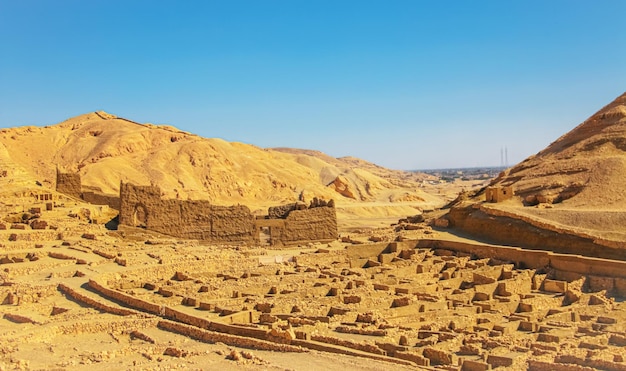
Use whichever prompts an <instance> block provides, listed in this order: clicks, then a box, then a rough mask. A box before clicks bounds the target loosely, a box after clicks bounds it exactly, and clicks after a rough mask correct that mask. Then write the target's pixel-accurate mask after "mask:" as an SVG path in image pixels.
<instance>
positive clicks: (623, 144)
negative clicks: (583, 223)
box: [493, 93, 626, 209]
mask: <svg viewBox="0 0 626 371" xmlns="http://www.w3.org/2000/svg"><path fill="white" fill-rule="evenodd" d="M624 179H626V93H625V94H623V95H621V96H620V97H618V98H617V99H615V100H614V101H613V102H611V103H610V104H609V105H607V106H606V107H604V108H602V109H601V110H600V111H598V112H597V113H596V114H594V115H593V116H591V117H590V118H588V119H587V120H586V121H585V122H583V123H582V124H580V125H579V126H577V127H576V128H574V129H573V130H572V131H570V132H568V133H567V134H565V135H563V136H562V137H560V138H559V139H557V140H556V141H555V142H553V143H552V144H550V145H549V146H548V147H547V148H546V149H544V150H543V151H541V152H539V153H537V154H536V155H534V156H531V157H529V158H527V159H526V160H524V161H523V162H521V163H520V164H518V165H516V166H514V167H513V168H511V169H509V170H507V171H506V172H505V173H504V174H503V175H502V176H500V177H498V178H497V179H496V180H495V181H494V182H493V184H500V185H513V186H514V188H515V193H516V195H518V196H521V197H522V198H523V200H524V202H525V203H526V204H527V205H534V204H537V203H542V202H543V203H559V202H562V201H565V200H567V205H569V206H570V207H582V208H594V207H601V208H619V209H622V208H624V207H626V186H624Z"/></svg>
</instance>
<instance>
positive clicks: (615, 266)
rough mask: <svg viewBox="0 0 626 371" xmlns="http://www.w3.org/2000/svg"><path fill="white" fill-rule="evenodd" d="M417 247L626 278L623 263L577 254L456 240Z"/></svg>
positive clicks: (433, 242) (424, 243)
mask: <svg viewBox="0 0 626 371" xmlns="http://www.w3.org/2000/svg"><path fill="white" fill-rule="evenodd" d="M418 247H424V248H433V249H436V248H441V249H449V250H453V251H461V252H464V253H467V254H473V255H476V256H478V257H481V258H494V259H498V260H504V261H512V262H515V263H517V264H520V265H523V266H524V267H526V268H535V269H536V268H542V267H552V268H554V269H557V270H561V271H564V272H572V273H578V274H581V275H593V276H605V277H615V278H626V262H624V261H617V260H608V259H601V258H592V257H586V256H581V255H569V254H559V253H554V252H550V251H538V250H527V249H522V248H519V247H505V246H494V245H487V244H473V243H466V242H457V241H445V240H434V239H424V240H420V241H419V243H418Z"/></svg>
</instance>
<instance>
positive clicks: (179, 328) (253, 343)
mask: <svg viewBox="0 0 626 371" xmlns="http://www.w3.org/2000/svg"><path fill="white" fill-rule="evenodd" d="M157 326H158V327H159V328H161V329H163V330H167V331H172V332H175V333H178V334H181V335H184V336H188V337H190V338H193V339H196V340H200V341H204V342H207V343H218V342H220V343H224V344H226V345H230V346H237V347H241V348H248V349H259V350H271V351H277V352H296V353H302V352H305V350H304V349H302V348H300V347H297V346H293V345H288V344H279V343H273V342H271V341H266V340H259V339H254V338H249V337H243V336H236V335H231V334H225V333H218V332H213V331H207V330H203V329H200V328H197V327H193V326H189V325H185V324H181V323H176V322H171V321H159V323H158V324H157Z"/></svg>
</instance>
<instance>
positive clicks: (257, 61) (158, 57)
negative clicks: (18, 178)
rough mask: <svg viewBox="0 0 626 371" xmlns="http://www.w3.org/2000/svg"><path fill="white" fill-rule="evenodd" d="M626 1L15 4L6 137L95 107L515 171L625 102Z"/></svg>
mask: <svg viewBox="0 0 626 371" xmlns="http://www.w3.org/2000/svg"><path fill="white" fill-rule="evenodd" d="M624 11H626V2H623V1H604V2H586V1H565V0H555V1H550V2H544V1H514V2H506V3H503V2H501V1H480V2H464V1H438V2H425V1H390V2H380V1H358V2H357V1H343V2H330V1H319V2H315V3H305V2H292V1H273V2H256V1H207V2H185V3H173V2H166V1H150V2H147V1H134V2H121V1H107V2H100V1H93V2H82V1H64V2H62V3H58V2H46V1H20V2H2V3H0V40H1V44H0V45H2V47H1V48H2V55H3V57H2V58H0V81H1V83H0V102H1V103H0V127H13V126H25V125H38V126H43V125H52V124H55V123H58V122H61V121H63V120H65V119H68V118H70V117H73V116H76V115H79V114H84V113H87V112H91V111H97V110H104V111H106V112H109V113H112V114H115V115H118V116H120V117H124V118H128V119H130V120H134V121H138V122H141V123H154V124H167V125H172V126H176V127H177V128H179V129H181V130H184V131H188V132H192V133H194V134H198V135H200V136H203V137H217V138H223V139H225V140H229V141H238V142H244V143H250V144H254V145H257V146H260V147H266V148H267V147H293V148H306V149H314V150H319V151H322V152H325V153H327V154H329V155H331V156H334V157H342V156H354V157H359V158H363V159H365V160H367V161H371V162H374V163H376V164H379V165H382V166H385V167H389V168H394V169H403V170H416V169H421V170H428V169H446V168H468V167H480V166H484V167H498V166H499V165H500V162H501V157H500V156H501V155H500V151H501V148H503V147H506V148H507V149H508V163H509V165H513V164H515V163H518V162H520V161H522V160H523V159H524V158H526V157H528V156H530V155H532V154H535V153H536V152H538V151H540V150H541V149H543V148H545V147H546V146H547V145H549V144H550V143H551V142H553V141H554V140H556V139H557V138H559V137H560V136H561V135H563V134H565V133H566V132H568V131H570V130H571V129H573V128H574V127H575V126H577V125H578V124H580V123H581V122H583V121H584V120H585V119H586V118H588V117H589V116H591V115H592V114H593V113H595V112H596V111H597V110H599V109H600V108H602V107H603V106H604V105H606V104H608V103H610V102H611V101H612V100H613V99H615V98H616V97H617V96H619V95H621V94H622V93H623V92H624V91H625V90H626V50H624V48H622V47H620V46H623V45H626V30H625V29H624V28H623V27H622V22H621V15H622V14H623V13H624Z"/></svg>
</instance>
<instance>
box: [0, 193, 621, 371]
mask: <svg viewBox="0 0 626 371" xmlns="http://www.w3.org/2000/svg"><path fill="white" fill-rule="evenodd" d="M5 201H6V202H5V203H3V204H2V205H3V206H2V216H3V219H4V220H5V221H7V220H12V222H3V224H2V225H1V226H0V229H2V230H0V243H1V244H2V249H3V254H2V256H0V279H1V282H2V286H0V300H2V305H1V306H0V311H1V318H0V331H1V332H2V334H3V335H2V337H1V338H0V369H7V370H10V369H24V370H38V369H47V370H50V369H55V370H70V369H90V370H91V369H102V370H104V369H106V370H109V369H154V370H166V369H218V368H220V369H225V370H226V369H233V370H234V369H241V368H244V369H245V368H247V369H276V370H285V369H294V370H303V369H334V370H344V369H364V370H382V369H416V368H418V369H445V370H488V369H496V368H499V369H517V370H525V369H532V370H591V369H603V370H626V359H625V358H626V350H625V348H626V304H625V302H624V298H625V297H626V269H625V268H626V263H624V262H619V261H610V260H602V259H593V258H583V257H580V256H571V255H570V256H565V255H559V254H554V253H549V252H543V251H536V250H535V251H531V250H527V251H522V250H521V249H516V248H505V247H493V246H488V245H481V244H478V243H475V242H472V241H463V240H460V239H457V238H454V237H450V236H447V235H446V234H445V233H443V232H438V231H433V230H432V229H431V228H430V227H429V226H427V225H426V224H424V223H406V222H405V223H403V224H401V225H400V226H397V227H396V228H395V230H396V231H394V230H392V229H391V228H389V230H387V231H379V232H380V233H378V235H377V236H371V233H369V234H368V233H365V234H361V235H359V234H358V233H355V234H351V235H350V237H347V236H344V238H343V239H342V240H341V241H344V242H340V240H337V241H334V242H331V243H311V244H305V245H301V246H295V247H291V248H282V249H278V248H271V247H269V246H263V247H259V246H254V245H244V244H239V245H238V244H231V245H207V244H202V243H199V242H198V241H193V240H176V239H174V238H172V237H168V236H163V235H158V234H155V233H149V232H147V231H145V230H142V229H132V228H131V229H126V230H124V231H109V230H107V229H106V228H104V226H103V223H102V222H101V221H103V220H108V219H109V218H110V217H111V215H110V211H108V210H107V209H108V208H107V207H102V206H95V205H87V204H82V203H75V202H66V203H61V202H58V203H56V205H55V207H54V208H51V209H50V210H46V208H45V207H43V206H44V204H38V203H33V204H32V205H31V204H24V203H22V204H20V203H19V202H17V201H15V202H14V201H10V200H9V201H7V200H5ZM96 221H99V222H100V223H95V222H96ZM3 227H4V228H3ZM399 236H400V237H399ZM398 237H399V238H398ZM368 240H370V241H368ZM372 241H377V242H372ZM353 242H354V243H353Z"/></svg>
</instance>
